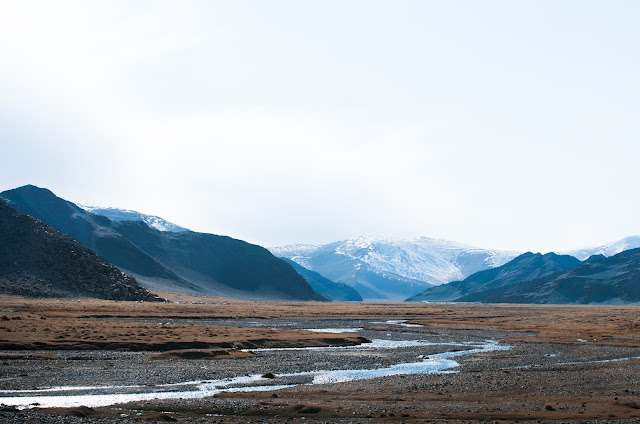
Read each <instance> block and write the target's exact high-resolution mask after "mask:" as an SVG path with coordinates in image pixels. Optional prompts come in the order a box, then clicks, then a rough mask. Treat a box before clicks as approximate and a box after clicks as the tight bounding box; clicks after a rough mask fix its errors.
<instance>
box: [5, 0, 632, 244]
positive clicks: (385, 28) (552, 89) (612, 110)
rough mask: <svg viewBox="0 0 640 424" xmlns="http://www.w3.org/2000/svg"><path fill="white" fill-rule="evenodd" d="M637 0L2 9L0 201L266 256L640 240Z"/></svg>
mask: <svg viewBox="0 0 640 424" xmlns="http://www.w3.org/2000/svg"><path fill="white" fill-rule="evenodd" d="M638 22H640V2H635V1H616V0H611V1H606V2H604V1H588V0H580V1H568V0H566V1H563V0H553V1H544V0H531V1H527V0H522V1H510V0H506V1H481V2H480V1H463V0H454V1H449V0H447V1H445V0H442V1H427V0H420V1H409V0H403V1H372V0H365V1H355V0H352V1H331V0H323V1H297V0H294V1H277V0H275V1H262V0H256V1H243V0H234V1H197V0H191V1H188V2H185V1H175V2H167V1H157V0H154V1H148V2H145V1H115V0H114V1H111V0H110V1H78V2H74V1H65V0H59V1H55V2H51V1H46V2H39V1H19V2H16V1H5V0H0V147H1V148H0V164H1V165H0V190H6V189H11V188H15V187H19V186H22V185H25V184H34V185H37V186H40V187H46V188H49V189H50V190H52V191H53V192H54V193H56V194H57V195H58V196H60V197H63V198H65V199H67V200H70V201H73V202H75V203H81V204H86V205H92V206H112V207H120V208H126V209H133V210H137V211H140V212H143V213H149V214H153V215H159V216H161V217H163V218H165V219H167V220H169V221H172V222H175V223H177V224H179V225H182V226H185V227H188V228H190V229H192V230H195V231H201V232H209V233H215V234H225V235H229V236H232V237H236V238H240V239H243V240H247V241H249V242H252V243H257V244H261V245H263V246H278V245H285V244H294V243H310V244H324V243H329V242H332V241H336V240H343V239H346V238H349V237H355V236H360V235H363V236H381V237H394V238H415V237H420V236H429V237H435V238H445V239H450V240H456V241H459V242H464V243H469V244H472V245H476V246H480V247H485V248H495V249H509V250H519V251H541V252H546V251H552V250H556V251H557V250H563V249H572V248H578V247H584V246H592V245H600V244H604V243H607V242H611V241H614V240H617V239H620V238H623V237H626V236H630V235H634V234H640V214H639V212H640V196H639V195H638V188H639V187H640V168H639V167H638V163H639V159H640V142H638V141H639V138H640V119H639V118H638V117H639V116H640V77H639V76H640V55H638V50H637V49H638V46H639V45H640V27H639V26H638V25H637V23H638Z"/></svg>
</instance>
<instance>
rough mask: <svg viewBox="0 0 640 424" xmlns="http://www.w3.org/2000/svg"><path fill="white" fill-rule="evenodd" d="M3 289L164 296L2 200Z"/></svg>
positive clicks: (0, 261)
mask: <svg viewBox="0 0 640 424" xmlns="http://www.w3.org/2000/svg"><path fill="white" fill-rule="evenodd" d="M0 292H2V293H10V294H18V295H23V296H37V297H68V296H74V297H75V296H81V297H96V298H100V299H112V300H145V301H158V300H161V299H159V298H158V297H157V296H155V295H152V294H151V293H149V292H148V291H147V290H145V289H144V288H142V287H140V286H139V285H138V282H137V281H136V280H135V279H134V278H131V277H128V276H126V275H124V274H123V273H122V272H121V271H120V270H118V269H117V268H115V267H114V266H112V265H109V264H107V263H105V262H104V261H102V260H101V259H100V258H98V256H96V254H95V253H93V252H92V251H90V250H89V249H87V248H86V247H84V246H82V245H80V244H79V243H77V242H76V241H74V240H72V239H70V238H69V237H67V236H65V235H63V234H61V233H60V232H58V231H56V230H55V229H54V228H52V227H50V226H48V225H46V224H44V223H43V222H41V221H38V220H36V219H34V218H32V217H30V216H27V215H23V214H21V213H19V212H18V211H16V210H15V209H13V208H11V207H10V206H9V205H8V204H7V203H6V202H5V201H4V200H1V199H0Z"/></svg>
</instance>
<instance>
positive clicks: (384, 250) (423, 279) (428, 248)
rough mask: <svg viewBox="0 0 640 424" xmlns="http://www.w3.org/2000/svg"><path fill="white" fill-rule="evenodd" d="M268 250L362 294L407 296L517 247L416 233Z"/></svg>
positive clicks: (500, 260) (494, 262)
mask: <svg viewBox="0 0 640 424" xmlns="http://www.w3.org/2000/svg"><path fill="white" fill-rule="evenodd" d="M270 250H271V252H272V253H273V254H274V255H276V256H280V257H285V258H288V259H291V260H293V261H295V262H297V263H299V264H300V265H302V266H304V267H305V268H308V269H311V270H313V271H315V272H318V273H319V274H321V275H323V276H325V277H327V278H329V279H331V280H333V281H336V282H339V283H345V284H348V285H350V286H351V287H353V288H355V289H356V290H358V292H359V293H360V294H361V295H362V297H363V298H365V299H394V300H396V299H406V298H407V297H410V296H413V295H415V294H418V293H420V292H422V291H424V290H425V289H426V288H428V287H430V286H432V285H439V284H443V283H447V282H449V281H454V280H461V279H463V278H465V277H467V276H469V275H471V274H473V273H475V272H478V271H481V270H484V269H488V268H495V267H497V266H500V265H503V264H505V263H507V262H508V261H510V260H511V259H513V258H514V257H516V256H517V252H505V251H498V250H487V249H480V248H476V247H473V246H468V245H465V244H461V243H456V242H453V241H448V240H439V239H432V238H428V237H421V238H417V239H414V240H398V239H389V238H379V237H378V238H376V237H358V238H353V239H348V240H343V241H338V242H335V243H330V244H327V245H323V246H312V245H291V246H282V247H274V248H271V249H270Z"/></svg>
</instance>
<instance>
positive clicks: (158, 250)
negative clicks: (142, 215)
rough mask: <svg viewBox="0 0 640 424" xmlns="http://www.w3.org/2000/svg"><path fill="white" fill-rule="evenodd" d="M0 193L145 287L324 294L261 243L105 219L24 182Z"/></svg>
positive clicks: (230, 293) (281, 295)
mask: <svg viewBox="0 0 640 424" xmlns="http://www.w3.org/2000/svg"><path fill="white" fill-rule="evenodd" d="M0 197H3V198H5V199H7V200H8V201H9V202H10V204H11V206H13V207H15V208H16V209H18V210H19V211H20V212H22V213H24V214H27V215H30V216H33V217H35V218H38V219H40V220H42V221H44V222H46V223H48V224H49V225H51V226H52V227H54V228H56V229H57V230H58V231H60V232H62V233H64V234H66V235H68V236H69V237H72V238H73V239H75V240H77V241H78V242H79V243H81V244H83V245H85V246H87V247H89V248H90V249H92V250H94V251H95V252H96V253H97V254H98V255H99V256H101V257H102V258H104V259H105V260H107V261H108V262H110V263H112V264H113V265H115V266H117V267H118V268H120V269H121V270H123V271H125V272H127V273H129V274H131V275H133V276H135V277H136V278H137V279H138V280H139V281H140V282H141V284H143V285H144V286H146V287H149V288H153V289H157V290H167V291H173V292H175V291H180V292H188V293H198V294H204V295H212V296H223V297H231V298H238V299H252V300H254V299H255V300H258V299H260V300H316V301H324V300H326V299H325V298H324V297H322V296H320V295H319V294H317V293H316V292H314V291H313V289H312V288H311V287H310V286H309V284H307V282H306V281H305V280H304V278H302V277H301V276H300V275H299V274H298V273H296V272H295V270H293V268H292V267H291V266H290V265H289V264H288V263H286V262H284V261H283V260H281V259H278V258H276V257H275V256H273V255H272V254H271V253H270V252H269V251H268V250H266V249H264V248H262V247H260V246H256V245H253V244H250V243H246V242H243V241H240V240H236V239H233V238H231V237H225V236H218V235H213V234H203V233H196V232H192V231H184V232H178V233H174V232H163V231H158V230H156V229H153V228H150V227H149V226H147V225H146V224H145V223H143V222H139V221H138V222H134V221H123V222H115V221H111V220H110V219H109V218H107V217H104V216H100V215H95V214H92V213H90V212H87V211H85V210H83V209H81V208H79V207H78V206H76V205H75V204H73V203H71V202H68V201H66V200H63V199H61V198H59V197H57V196H55V195H54V194H53V193H52V192H51V191H49V190H47V189H43V188H39V187H35V186H31V185H28V186H24V187H20V188H17V189H13V190H8V191H5V192H2V193H0Z"/></svg>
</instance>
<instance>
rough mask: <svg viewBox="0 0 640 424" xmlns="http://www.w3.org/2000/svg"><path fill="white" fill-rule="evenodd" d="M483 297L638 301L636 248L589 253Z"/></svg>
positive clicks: (639, 274)
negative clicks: (579, 260)
mask: <svg viewBox="0 0 640 424" xmlns="http://www.w3.org/2000/svg"><path fill="white" fill-rule="evenodd" d="M487 299H488V300H487V301H489V302H512V303H552V304H630V303H640V248H637V249H631V250H626V251H624V252H622V253H618V254H617V255H613V256H610V257H604V256H602V255H593V256H591V257H590V258H589V259H587V260H586V261H584V262H582V264H581V265H579V266H577V267H574V268H571V269H568V270H566V271H563V272H559V273H555V274H551V275H547V276H544V277H541V278H538V279H535V280H531V281H524V282H521V283H518V284H516V285H513V286H512V287H509V289H508V290H506V291H505V292H503V293H500V294H495V295H492V296H490V297H488V298H487Z"/></svg>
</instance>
